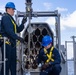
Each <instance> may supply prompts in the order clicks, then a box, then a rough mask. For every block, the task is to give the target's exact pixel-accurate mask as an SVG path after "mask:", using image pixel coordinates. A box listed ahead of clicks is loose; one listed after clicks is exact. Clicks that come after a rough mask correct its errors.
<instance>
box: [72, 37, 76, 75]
mask: <svg viewBox="0 0 76 75" xmlns="http://www.w3.org/2000/svg"><path fill="white" fill-rule="evenodd" d="M71 38H72V39H73V51H74V75H76V45H75V44H76V42H75V38H76V36H72V37H71Z"/></svg>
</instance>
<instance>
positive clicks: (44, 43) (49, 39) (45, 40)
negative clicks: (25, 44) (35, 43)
mask: <svg viewBox="0 0 76 75" xmlns="http://www.w3.org/2000/svg"><path fill="white" fill-rule="evenodd" d="M50 43H52V37H50V36H49V35H46V36H44V37H43V38H42V46H47V45H49V44H50Z"/></svg>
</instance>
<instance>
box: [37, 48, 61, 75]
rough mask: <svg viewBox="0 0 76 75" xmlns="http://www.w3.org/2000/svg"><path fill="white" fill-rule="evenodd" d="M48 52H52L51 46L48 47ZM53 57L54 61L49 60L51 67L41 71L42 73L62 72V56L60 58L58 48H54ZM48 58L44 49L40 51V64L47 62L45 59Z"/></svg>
mask: <svg viewBox="0 0 76 75" xmlns="http://www.w3.org/2000/svg"><path fill="white" fill-rule="evenodd" d="M47 52H48V53H49V52H50V48H49V49H47ZM52 58H53V59H54V61H50V62H49V67H48V68H46V69H45V70H44V71H41V72H40V75H59V74H60V72H61V66H60V63H61V58H60V54H59V52H58V50H57V49H56V48H54V49H53V51H52ZM47 59H48V57H47V56H46V54H45V52H44V49H41V50H40V51H39V55H38V64H39V63H42V62H43V63H45V61H46V60H47Z"/></svg>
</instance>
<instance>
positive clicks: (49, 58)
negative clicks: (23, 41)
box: [44, 47, 54, 63]
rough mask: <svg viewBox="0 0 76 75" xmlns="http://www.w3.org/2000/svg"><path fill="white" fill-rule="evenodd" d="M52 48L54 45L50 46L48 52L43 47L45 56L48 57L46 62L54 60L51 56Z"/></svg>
mask: <svg viewBox="0 0 76 75" xmlns="http://www.w3.org/2000/svg"><path fill="white" fill-rule="evenodd" d="M53 49H54V47H52V48H51V49H50V53H49V54H48V53H47V50H46V49H45V48H44V52H45V54H46V56H47V57H48V59H47V60H46V63H48V62H49V61H50V60H51V61H54V59H53V58H52V51H53Z"/></svg>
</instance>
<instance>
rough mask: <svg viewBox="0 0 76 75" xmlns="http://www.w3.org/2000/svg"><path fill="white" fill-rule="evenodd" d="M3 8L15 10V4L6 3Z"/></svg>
mask: <svg viewBox="0 0 76 75" xmlns="http://www.w3.org/2000/svg"><path fill="white" fill-rule="evenodd" d="M5 8H13V9H16V8H15V4H14V3H13V2H8V3H7V4H6V5H5Z"/></svg>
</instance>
